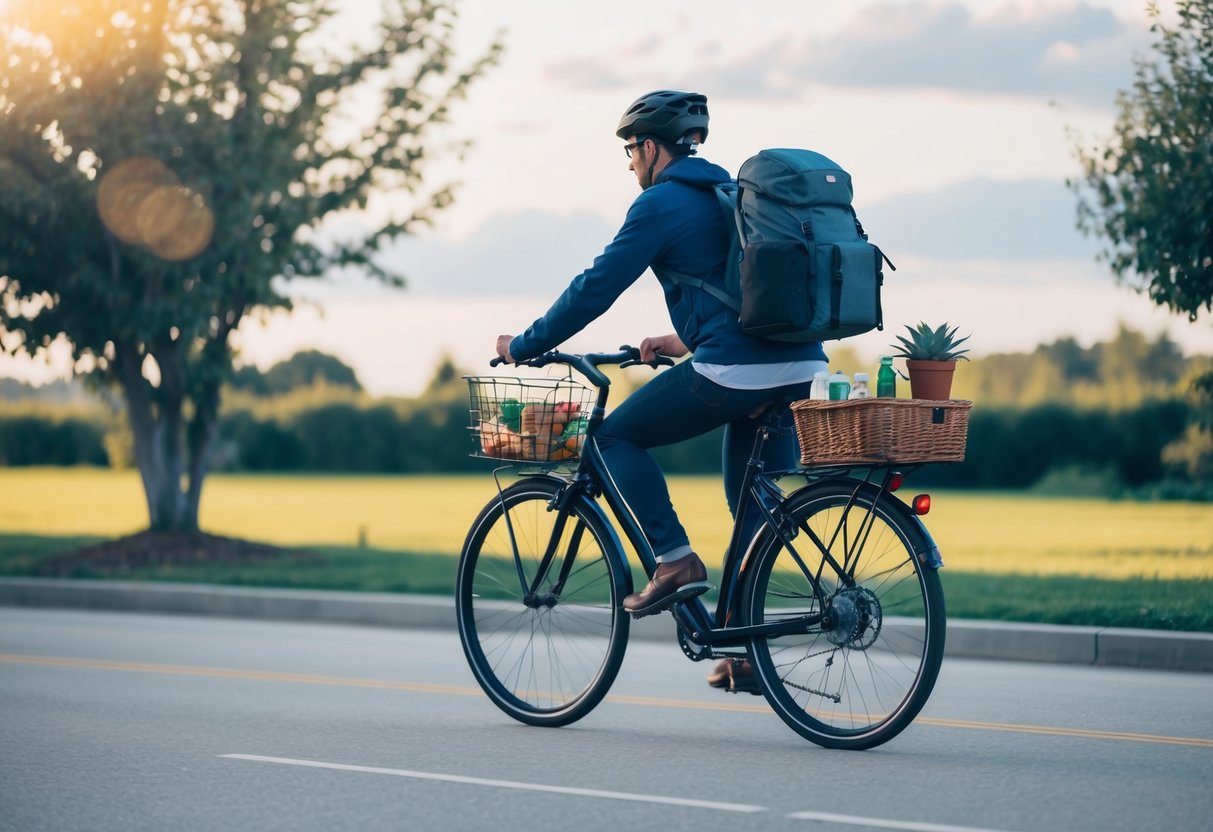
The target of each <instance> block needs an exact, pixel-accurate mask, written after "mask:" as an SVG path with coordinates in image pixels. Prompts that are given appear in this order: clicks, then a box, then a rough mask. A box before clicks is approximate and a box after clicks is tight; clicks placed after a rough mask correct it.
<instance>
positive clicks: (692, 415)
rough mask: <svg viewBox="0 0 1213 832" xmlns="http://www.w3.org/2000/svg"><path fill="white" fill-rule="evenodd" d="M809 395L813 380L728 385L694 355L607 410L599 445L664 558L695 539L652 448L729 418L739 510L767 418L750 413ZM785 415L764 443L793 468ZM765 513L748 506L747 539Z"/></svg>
mask: <svg viewBox="0 0 1213 832" xmlns="http://www.w3.org/2000/svg"><path fill="white" fill-rule="evenodd" d="M808 396H809V383H808V382H804V383H803V384H792V385H788V386H785V387H774V388H769V389H764V390H735V389H733V388H730V387H721V386H720V385H719V384H716V383H715V382H713V381H710V380H709V379H707V378H705V377H703V376H702V375H700V374H699V373H697V372H696V371H695V369H694V368H693V367H692V366H691V362H690V361H684V362H682V363H680V364H677V365H676V366H674V367H671V368H670V369H668V370H665V371H664V372H662V373H661V374H659V375H658V376H657V377H656V378H655V379H653V380H652V381H650V382H649V383H648V384H646V385H644V386H643V387H641V388H640V389H639V390H637V391H636V392H635V393H633V394H632V395H631V396H629V397H628V398H627V399H626V400H625V401H624V402H623V404H621V405H620V406H619V407H617V408H616V409H615V410H614V411H613V412H612V413H611V415H610V416H608V417H607V418H606V420H605V421H604V422H603V423H602V427H601V428H599V430H598V433H597V434H596V441H597V444H598V449H599V451H601V453H602V458H603V461H604V462H605V463H606V467H607V470H608V471H609V472H610V475H611V478H612V480H613V481H614V483H615V486H616V488H618V489H619V493H620V494H622V495H623V498H624V500H625V501H626V502H627V504H628V508H629V509H630V510H631V511H632V514H634V515H635V517H636V520H637V522H639V523H640V527H641V528H642V529H643V530H644V533H645V536H646V537H647V538H648V540H649V543H650V545H652V547H653V554H654V555H656V556H657V558H658V560H659V561H660V560H661V559H662V557H663V556H666V557H667V558H668V559H669V560H674V559H676V558H679V557H681V556H683V555H685V554H687V553H688V552H690V551H691V546H690V541H689V540H688V538H687V533H686V531H685V530H684V529H683V527H682V524H681V523H680V522H679V520H678V515H677V514H676V513H675V511H674V506H673V504H672V503H671V502H670V492H669V489H668V488H667V487H666V482H665V476H664V475H663V474H662V472H661V468H660V467H659V466H658V465H657V461H656V460H655V459H653V457H652V455H651V454H650V453H649V449H650V448H656V447H659V446H661V445H672V444H674V443H675V442H681V441H683V440H685V439H690V438H692V437H694V436H699V435H700V434H703V433H707V432H708V431H710V430H712V429H714V428H717V427H720V426H721V425H725V432H724V446H723V448H722V452H721V453H722V462H723V469H724V492H725V498H726V499H727V501H728V505H729V511H730V512H732V514H733V517H734V518H736V517H737V510H738V507H739V504H740V497H741V493H740V492H741V482H742V478H743V476H744V474H745V467H746V463H747V462H749V459H750V454H751V453H752V452H753V450H754V439H755V437H756V435H757V433H758V428H759V425H760V420H759V419H756V418H750V415H749V414H750V413H751V412H752V411H754V410H755V409H756V408H759V407H761V406H762V405H764V404H767V403H769V402H773V401H776V400H778V399H784V400H787V401H794V400H796V399H807V398H808ZM784 418H785V419H786V421H787V424H786V425H783V427H786V428H788V429H787V430H783V431H780V432H779V434H778V435H777V436H772V437H771V438H770V439H769V440H768V441H767V443H766V445H765V446H764V448H763V454H762V458H763V461H764V462H765V463H766V466H767V470H785V469H788V468H791V467H792V466H793V465H795V463H796V460H797V458H798V453H799V452H798V449H797V444H796V436H795V433H794V432H793V431H792V430H791V413H786V414H785V415H784ZM759 519H760V515H759V513H758V511H756V510H747V511H746V515H745V527H744V528H743V529H742V533H743V537H742V538H741V539H742V540H748V539H749V538H750V537H751V536H752V535H753V533H754V531H755V530H756V529H757V527H758V522H759Z"/></svg>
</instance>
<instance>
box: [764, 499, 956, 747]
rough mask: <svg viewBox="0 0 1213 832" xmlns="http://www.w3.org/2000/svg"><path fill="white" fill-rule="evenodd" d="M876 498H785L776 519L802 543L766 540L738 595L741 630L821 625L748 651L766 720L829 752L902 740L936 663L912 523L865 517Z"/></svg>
mask: <svg viewBox="0 0 1213 832" xmlns="http://www.w3.org/2000/svg"><path fill="white" fill-rule="evenodd" d="M875 491H876V489H875V488H874V487H873V486H868V485H864V484H859V485H855V484H851V483H824V484H821V485H817V486H810V487H808V488H806V489H805V490H804V492H803V493H802V494H800V495H799V496H798V497H793V498H790V499H789V500H788V502H787V503H785V505H784V507H782V509H781V510H782V511H783V512H785V513H786V514H787V515H788V516H789V518H790V519H791V520H792V521H793V522H794V523H795V524H796V527H797V528H798V529H800V530H801V532H802V535H800V536H799V537H798V538H797V540H798V541H803V542H802V543H800V544H799V545H798V546H797V547H796V548H795V549H793V548H792V547H789V546H786V545H784V544H783V543H782V542H781V541H780V540H778V539H776V538H774V537H772V536H770V535H769V534H768V536H767V538H766V540H765V542H764V543H763V545H762V548H761V550H760V551H759V553H758V555H757V561H756V565H755V569H754V571H753V572H752V573H751V577H750V581H751V582H752V586H751V588H750V589H749V591H748V593H747V598H748V599H749V600H748V601H747V603H748V605H749V609H750V621H751V623H760V622H761V623H770V622H775V621H784V620H787V619H788V618H789V617H793V616H795V615H804V614H807V613H809V612H814V614H815V615H820V619H821V624H820V625H819V626H818V627H815V628H814V629H813V630H812V632H809V633H804V634H790V635H780V636H778V637H773V636H772V637H766V638H755V639H753V640H752V641H751V645H750V652H751V655H752V657H753V661H755V662H756V665H757V668H758V669H759V670H760V673H761V675H762V676H763V678H764V679H766V680H768V686H769V690H768V699H769V700H770V701H771V704H772V706H774V708H775V710H776V712H777V713H778V714H779V715H780V716H781V717H782V718H783V719H784V721H785V722H787V723H788V724H789V725H790V726H791V727H792V728H794V729H795V730H797V731H798V732H800V733H801V734H803V735H804V736H806V737H807V738H809V739H811V740H813V741H814V742H817V743H819V744H821V745H825V746H828V747H839V748H867V747H871V746H872V745H878V744H879V743H881V742H884V741H886V740H887V739H888V738H889V737H891V736H894V735H895V734H896V733H898V732H899V731H901V730H902V729H903V728H904V727H905V725H906V724H908V723H909V721H910V720H911V719H912V718H913V716H914V715H915V714H916V713H917V712H918V709H919V708H921V707H922V704H923V702H925V700H926V697H927V695H929V693H930V688H931V686H932V685H933V683H934V678H935V675H936V674H937V673H938V668H939V660H940V658H941V656H942V634H943V618H942V615H943V606H942V605H943V600H942V594H941V591H940V589H939V583H938V576H937V575H936V574H935V573H934V572H931V571H925V570H924V569H923V568H922V567H920V565H919V562H918V561H917V560H916V559H915V557H914V555H913V552H914V551H916V547H917V546H921V545H922V543H921V542H920V541H919V539H918V538H917V537H912V536H911V535H914V534H915V531H914V527H913V525H912V522H911V525H909V526H908V527H907V528H908V529H909V531H906V528H903V527H902V526H901V525H899V524H898V518H899V517H901V516H902V515H897V516H894V515H892V514H890V513H888V512H886V510H885V509H883V508H881V507H880V505H879V504H876V505H877V507H876V508H873V505H874V502H873V500H872V498H871V495H872V494H873V493H874V492H875ZM885 499H886V500H889V501H892V498H891V497H887V496H886V497H885ZM827 543H828V545H826V544H827ZM831 553H836V554H837V555H838V556H839V557H838V558H837V559H835V557H834V555H833V554H831ZM839 561H841V564H840V563H839ZM818 599H820V600H818ZM815 603H824V607H822V608H820V609H815V606H814V605H815ZM894 617H895V618H894ZM770 682H774V683H775V684H774V686H773V687H770V684H769V683H770Z"/></svg>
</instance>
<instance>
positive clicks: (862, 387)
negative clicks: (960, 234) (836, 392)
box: [847, 373, 872, 399]
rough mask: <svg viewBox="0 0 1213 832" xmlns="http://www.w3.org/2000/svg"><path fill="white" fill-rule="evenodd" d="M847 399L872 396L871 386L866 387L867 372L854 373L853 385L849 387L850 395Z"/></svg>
mask: <svg viewBox="0 0 1213 832" xmlns="http://www.w3.org/2000/svg"><path fill="white" fill-rule="evenodd" d="M847 398H848V399H870V398H872V388H870V387H868V374H867V373H856V374H855V386H854V387H852V388H851V395H849V396H847Z"/></svg>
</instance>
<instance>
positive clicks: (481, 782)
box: [219, 754, 767, 813]
mask: <svg viewBox="0 0 1213 832" xmlns="http://www.w3.org/2000/svg"><path fill="white" fill-rule="evenodd" d="M219 756H220V757H223V758H224V759H228V760H251V761H252V762H255V763H277V764H278V765H284V766H306V767H309V768H327V769H335V770H337V771H356V772H361V773H362V774H388V775H392V776H393V777H408V778H411V779H413V780H437V781H439V782H443V783H464V784H466V785H470V786H492V787H495V788H499V789H519V790H521V791H530V792H550V793H552V794H569V795H575V796H577V797H601V798H606V799H607V800H630V801H632V802H633V803H660V804H662V805H665V806H687V807H690V808H694V809H712V810H714V811H717V812H746V813H754V812H765V811H767V807H765V806H749V805H746V804H744V803H720V802H717V801H713V800H692V799H690V798H685V797H665V796H662V795H653V794H633V793H630V792H610V791H603V790H601V789H578V788H573V787H569V786H545V785H543V784H541V783H519V782H516V781H513V780H487V779H485V778H483V777H465V776H463V775H460V774H435V773H433V772H429V771H410V770H408V769H403V768H379V767H377V766H351V765H345V764H344V763H324V762H319V761H317V760H295V759H291V758H289V757H263V756H261V755H259V754H220V755H219Z"/></svg>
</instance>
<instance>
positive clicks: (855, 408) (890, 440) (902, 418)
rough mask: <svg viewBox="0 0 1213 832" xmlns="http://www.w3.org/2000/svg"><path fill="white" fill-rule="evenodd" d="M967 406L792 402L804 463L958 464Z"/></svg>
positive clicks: (907, 402)
mask: <svg viewBox="0 0 1213 832" xmlns="http://www.w3.org/2000/svg"><path fill="white" fill-rule="evenodd" d="M972 407H973V403H972V402H966V401H928V400H926V399H853V400H850V401H809V400H805V401H799V402H793V403H792V413H793V415H794V416H795V419H796V436H797V438H798V439H799V440H800V448H801V453H800V461H801V463H802V464H804V465H837V464H845V463H870V462H902V463H912V462H961V461H963V460H964V458H965V440H966V439H967V437H968V433H969V410H970V408H972Z"/></svg>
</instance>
